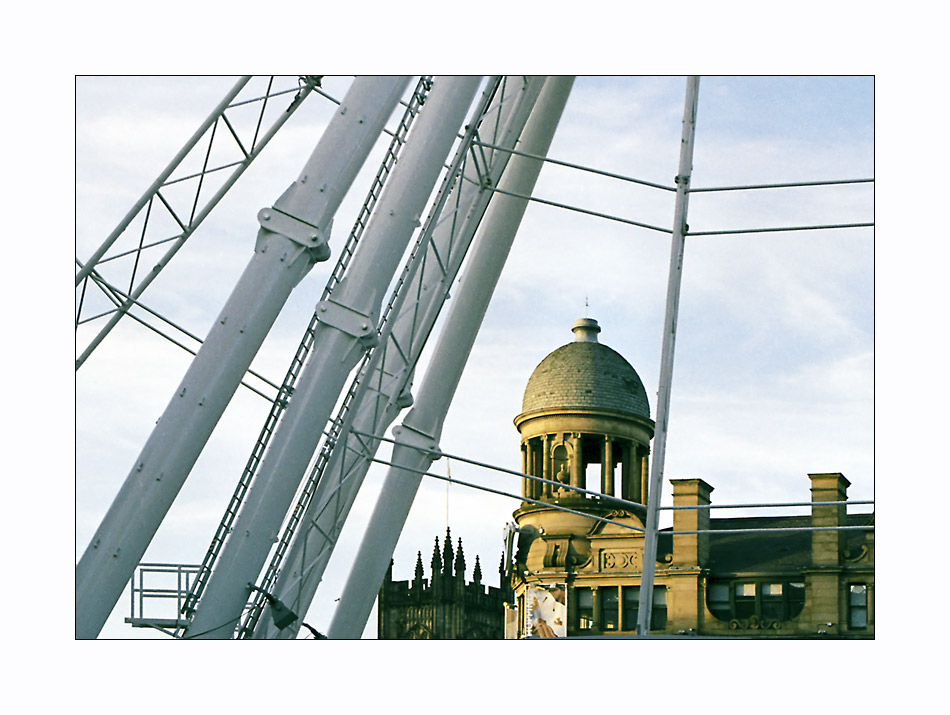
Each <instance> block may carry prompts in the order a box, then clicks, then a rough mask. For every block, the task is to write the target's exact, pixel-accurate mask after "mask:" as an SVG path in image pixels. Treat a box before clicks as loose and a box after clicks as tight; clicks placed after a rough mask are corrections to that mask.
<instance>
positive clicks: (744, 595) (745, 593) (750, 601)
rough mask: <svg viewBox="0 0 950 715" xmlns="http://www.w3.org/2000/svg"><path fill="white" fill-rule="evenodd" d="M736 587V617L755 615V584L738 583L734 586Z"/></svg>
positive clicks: (734, 607)
mask: <svg viewBox="0 0 950 715" xmlns="http://www.w3.org/2000/svg"><path fill="white" fill-rule="evenodd" d="M733 588H734V589H735V596H736V598H735V605H734V606H733V613H735V614H736V618H749V617H750V616H754V615H755V584H754V583H737V584H735V585H734V586H733Z"/></svg>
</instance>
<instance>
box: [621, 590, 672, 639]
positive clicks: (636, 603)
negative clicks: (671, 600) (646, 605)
mask: <svg viewBox="0 0 950 715" xmlns="http://www.w3.org/2000/svg"><path fill="white" fill-rule="evenodd" d="M639 618H640V587H639V586H624V587H623V630H625V631H635V630H637V621H638V620H639ZM664 628H666V586H654V587H653V613H652V617H651V618H650V630H651V631H662V630H663V629H664Z"/></svg>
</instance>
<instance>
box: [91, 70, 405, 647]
mask: <svg viewBox="0 0 950 715" xmlns="http://www.w3.org/2000/svg"><path fill="white" fill-rule="evenodd" d="M407 82H408V78H406V77H389V78H372V77H369V78H357V79H356V80H355V81H354V83H353V85H352V87H351V88H350V90H349V91H348V92H347V94H346V97H345V98H344V101H343V104H342V106H341V108H340V110H339V111H338V113H337V114H336V115H335V116H334V118H333V119H332V120H331V122H330V125H329V126H328V127H327V129H326V131H325V133H324V135H323V136H322V137H321V139H320V141H319V143H318V144H317V147H316V149H315V150H314V152H313V154H312V156H311V158H310V160H309V161H308V162H307V164H306V166H305V169H304V171H303V173H302V174H301V175H300V177H299V178H298V180H297V181H296V182H295V183H294V184H292V185H291V187H290V188H289V189H288V190H287V192H285V193H284V195H283V196H281V198H280V199H278V201H277V203H275V205H274V207H273V208H270V209H264V210H262V211H261V213H260V214H259V219H260V223H261V229H260V231H259V233H258V238H257V244H256V247H255V253H254V255H253V257H252V258H251V261H250V263H249V264H248V266H247V268H246V269H245V271H244V273H243V275H242V276H241V278H240V279H239V281H238V283H237V285H236V286H235V288H234V291H233V292H232V294H231V296H230V297H229V298H228V300H227V302H226V303H225V306H224V309H223V310H222V311H221V314H220V315H219V316H218V319H217V320H216V321H215V324H214V327H212V329H211V331H210V332H209V333H208V336H207V338H206V339H205V341H204V343H203V344H202V346H201V348H200V350H199V351H198V353H197V355H196V356H195V358H194V360H193V361H192V363H191V366H190V367H189V368H188V371H187V372H186V373H185V377H184V379H183V380H182V382H181V384H180V385H179V387H178V389H177V390H176V391H175V395H174V397H173V398H172V400H171V402H170V403H169V405H168V407H167V408H166V409H165V412H164V413H163V414H162V416H161V418H160V419H159V421H158V424H157V425H156V427H155V429H154V430H153V432H152V434H151V436H150V437H149V439H148V441H147V442H146V444H145V447H144V448H143V450H142V452H141V454H140V455H139V458H138V459H137V460H136V461H135V466H134V467H133V468H132V471H131V472H130V473H129V476H128V477H127V478H126V481H125V483H124V484H123V486H122V488H121V490H120V491H119V493H118V495H117V496H116V498H115V500H114V501H113V503H112V506H111V507H110V508H109V511H108V512H107V513H106V515H105V518H104V519H103V521H102V523H101V525H100V526H99V529H98V530H97V531H96V533H95V535H94V536H93V538H92V541H91V542H90V544H89V546H88V547H87V549H86V551H85V553H84V554H83V556H82V558H81V559H80V561H79V564H78V565H77V567H76V636H77V638H95V637H96V636H98V635H99V631H100V630H101V629H102V626H103V624H104V623H105V621H106V619H107V618H108V617H109V614H110V613H111V612H112V610H113V608H114V607H115V604H116V602H117V601H118V599H119V596H121V594H122V590H123V589H124V588H125V585H126V584H127V583H128V581H129V579H130V578H131V577H132V574H133V573H134V571H135V567H136V566H137V565H138V563H139V561H140V560H141V558H142V556H143V555H144V553H145V550H146V549H147V548H148V545H149V543H151V540H152V538H153V537H154V535H155V533H156V532H157V531H158V528H159V526H160V525H161V523H162V520H163V519H164V518H165V514H166V513H167V512H168V509H169V508H170V507H171V505H172V502H174V500H175V497H176V496H177V495H178V492H179V491H180V490H181V487H182V485H183V484H184V482H185V479H186V478H187V477H188V474H189V473H190V472H191V469H192V468H193V467H194V464H195V461H196V460H197V459H198V455H199V454H200V453H201V450H202V449H203V448H204V445H205V443H206V442H207V441H208V438H209V437H210V436H211V433H212V431H213V430H214V427H215V425H216V424H217V423H218V420H219V419H220V417H221V415H222V414H223V412H224V409H225V408H226V407H227V405H228V402H230V400H231V397H232V396H233V395H234V392H235V390H237V387H238V385H239V384H240V382H241V380H242V379H243V377H244V374H245V373H246V371H247V369H248V367H249V366H250V364H251V361H252V360H253V358H254V356H255V355H256V354H257V351H258V349H259V348H260V346H261V344H262V342H263V340H264V338H265V337H266V335H267V333H268V331H269V330H270V328H271V326H272V325H273V322H274V320H275V319H276V317H277V314H278V313H279V312H280V310H281V309H282V308H283V306H284V303H285V302H286V300H287V297H288V296H289V295H290V292H291V291H292V290H293V288H294V286H295V285H296V284H297V283H298V282H299V281H300V280H301V278H303V276H304V275H306V273H307V272H308V271H309V270H310V268H311V267H312V266H313V264H314V263H315V262H316V261H321V260H326V259H327V257H328V256H329V249H328V248H327V245H326V239H327V235H328V230H327V229H328V227H329V224H330V222H331V221H332V219H333V215H334V214H335V213H336V210H337V208H338V207H339V204H340V200H341V199H342V197H343V195H344V194H345V193H346V189H347V188H348V187H349V186H350V184H351V183H352V182H353V179H354V178H355V177H356V173H357V171H358V170H359V168H360V166H362V164H363V162H364V161H365V159H366V157H367V155H368V153H369V151H370V149H371V148H372V146H373V144H374V143H375V141H376V140H377V138H378V137H379V135H380V133H381V132H382V129H383V127H384V126H385V123H386V120H387V119H388V118H389V116H390V115H391V114H392V112H393V110H394V109H395V107H396V104H397V103H398V101H399V98H400V97H401V95H402V93H403V92H404V91H405V87H406V85H407ZM308 180H309V184H308ZM323 183H325V184H326V185H328V186H333V187H334V188H335V191H333V192H329V191H321V184H323Z"/></svg>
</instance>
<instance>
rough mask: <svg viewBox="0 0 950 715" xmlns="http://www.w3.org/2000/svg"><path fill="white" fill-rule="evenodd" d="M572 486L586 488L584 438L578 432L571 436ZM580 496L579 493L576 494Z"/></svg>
mask: <svg viewBox="0 0 950 715" xmlns="http://www.w3.org/2000/svg"><path fill="white" fill-rule="evenodd" d="M571 447H572V449H573V455H572V456H571V486H574V487H580V488H581V489H583V488H584V438H583V436H581V435H580V434H578V433H577V432H573V433H572V434H571ZM574 494H575V495H579V493H578V492H575V493H574Z"/></svg>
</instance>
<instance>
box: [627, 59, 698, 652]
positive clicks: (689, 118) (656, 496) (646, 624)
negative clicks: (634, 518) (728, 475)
mask: <svg viewBox="0 0 950 715" xmlns="http://www.w3.org/2000/svg"><path fill="white" fill-rule="evenodd" d="M698 104H699V77H690V78H689V79H688V80H687V81H686V101H685V105H686V106H685V107H684V109H683V134H682V139H681V140H680V163H679V173H678V174H677V176H676V206H675V207H674V209H673V240H672V242H671V248H670V277H669V283H668V284H667V291H666V317H665V319H664V323H663V348H662V354H661V356H660V389H659V390H658V392H657V400H656V436H655V437H654V439H653V469H652V472H651V474H650V486H649V488H648V489H647V523H646V534H645V536H644V539H643V571H642V573H641V575H640V602H639V605H638V608H639V609H640V610H639V613H638V614H637V635H641V636H646V635H649V634H650V619H651V616H652V613H651V611H652V610H653V580H654V575H655V573H656V536H657V529H658V528H659V523H660V522H659V514H660V496H661V491H662V488H663V468H664V464H665V462H666V433H667V427H668V423H669V415H670V388H671V384H672V381H673V348H674V346H675V344H676V319H677V315H678V313H679V302H680V283H681V282H682V278H683V252H684V250H685V248H686V213H687V207H688V206H689V182H690V177H691V176H692V173H693V141H694V139H695V138H696V110H697V107H698Z"/></svg>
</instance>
